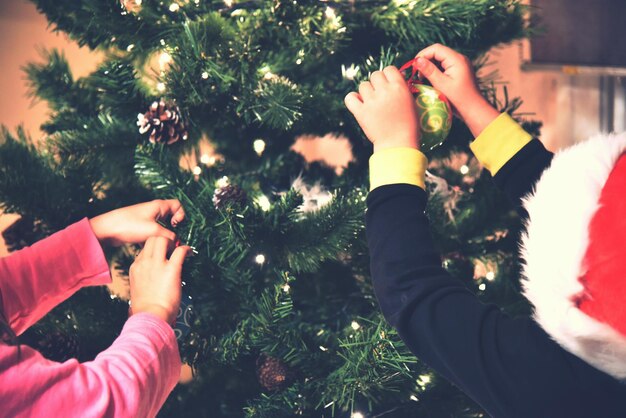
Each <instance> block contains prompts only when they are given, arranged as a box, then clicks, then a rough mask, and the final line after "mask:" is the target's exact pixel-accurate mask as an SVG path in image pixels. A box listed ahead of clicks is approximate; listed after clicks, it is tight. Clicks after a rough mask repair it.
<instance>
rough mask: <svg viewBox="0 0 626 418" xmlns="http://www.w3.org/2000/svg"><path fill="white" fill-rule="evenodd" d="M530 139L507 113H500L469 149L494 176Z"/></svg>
mask: <svg viewBox="0 0 626 418" xmlns="http://www.w3.org/2000/svg"><path fill="white" fill-rule="evenodd" d="M532 139H533V138H532V136H530V134H529V133H528V132H526V131H525V130H524V129H522V127H521V126H520V125H519V124H518V123H517V122H515V120H514V119H513V118H512V117H511V116H509V114H508V113H502V114H501V115H500V116H498V117H497V118H496V119H495V120H494V121H493V122H491V123H490V124H489V126H487V127H486V128H485V130H484V131H482V133H481V134H480V135H478V138H476V139H475V140H474V142H472V143H471V144H470V148H471V149H472V151H473V152H474V155H476V158H478V161H480V162H481V163H482V164H483V165H484V166H485V168H486V169H487V170H489V172H491V175H492V176H495V175H496V173H497V172H498V171H499V170H500V169H501V168H502V167H503V166H504V165H505V164H506V163H507V162H508V161H509V160H510V159H511V158H512V157H513V156H514V155H515V154H517V153H518V152H519V150H521V149H522V148H524V146H525V145H526V144H528V143H529V142H530V141H531V140H532Z"/></svg>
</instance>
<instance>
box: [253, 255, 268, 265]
mask: <svg viewBox="0 0 626 418" xmlns="http://www.w3.org/2000/svg"><path fill="white" fill-rule="evenodd" d="M254 262H255V263H257V264H263V263H265V256H264V255H263V254H257V256H256V257H254Z"/></svg>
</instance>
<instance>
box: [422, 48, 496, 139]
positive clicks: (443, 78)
mask: <svg viewBox="0 0 626 418" xmlns="http://www.w3.org/2000/svg"><path fill="white" fill-rule="evenodd" d="M417 58H418V59H417V68H418V70H419V72H420V74H422V75H423V76H424V77H426V78H427V79H428V81H430V83H431V84H432V85H433V87H434V88H436V89H437V90H439V91H440V92H442V93H443V94H444V95H445V96H446V97H447V98H448V100H450V102H451V103H452V105H453V106H454V107H455V108H456V110H457V111H458V113H459V115H460V116H461V118H462V119H463V121H464V122H465V123H466V124H467V126H468V127H469V128H470V130H471V131H472V134H474V136H478V135H479V134H480V133H481V132H482V131H483V129H485V128H486V127H487V125H489V123H491V121H493V120H494V119H495V118H497V117H498V115H499V112H498V111H497V110H496V109H494V108H493V107H492V106H491V105H490V104H489V102H487V100H485V98H484V97H483V96H482V95H481V94H480V90H479V89H478V86H477V85H476V79H475V78H474V71H473V70H472V63H471V62H470V60H469V59H468V58H467V57H466V56H464V55H461V54H459V53H458V52H456V51H454V50H453V49H450V48H448V47H446V46H443V45H441V44H434V45H431V46H429V47H428V48H425V49H423V50H422V51H420V52H419V53H418V54H417ZM432 61H435V62H437V63H439V64H440V65H441V67H442V68H443V72H441V71H440V70H439V68H437V66H436V65H435V64H433V62H432Z"/></svg>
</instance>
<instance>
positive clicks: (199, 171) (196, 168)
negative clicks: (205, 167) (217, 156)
mask: <svg viewBox="0 0 626 418" xmlns="http://www.w3.org/2000/svg"><path fill="white" fill-rule="evenodd" d="M191 172H192V173H193V174H195V175H196V176H199V175H200V174H202V168H201V167H200V166H199V165H197V166H195V167H194V168H193V170H191Z"/></svg>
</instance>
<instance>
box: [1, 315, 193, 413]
mask: <svg viewBox="0 0 626 418" xmlns="http://www.w3.org/2000/svg"><path fill="white" fill-rule="evenodd" d="M20 350H21V355H20V357H18V354H17V351H18V348H17V347H15V346H7V345H4V344H1V343H0V404H1V405H2V412H1V413H0V415H2V416H7V417H9V416H10V417H68V418H70V417H77V418H78V417H98V418H101V417H111V418H113V417H154V416H156V414H157V412H158V410H159V409H160V408H161V406H162V405H163V403H164V402H165V400H166V399H167V396H168V395H169V393H170V392H171V391H172V389H173V388H174V386H175V385H176V382H177V381H178V378H179V375H180V367H181V362H180V355H179V353H178V345H177V343H176V337H175V336H174V331H173V330H172V328H171V327H170V325H169V324H168V323H166V322H165V321H163V320H162V319H159V318H157V317H156V316H154V315H152V314H149V313H141V314H135V315H133V316H131V317H130V318H129V320H128V321H127V322H126V324H125V325H124V329H123V330H122V332H121V334H120V336H119V337H118V338H117V339H116V340H115V341H114V342H113V344H112V345H111V347H109V348H108V349H107V350H105V351H103V352H102V353H100V354H99V355H98V356H97V357H96V358H95V360H93V361H90V362H86V363H79V362H78V361H76V360H74V359H72V360H68V361H66V362H64V363H55V362H52V361H49V360H46V359H45V358H43V357H42V356H41V354H39V353H38V352H37V351H35V350H33V349H32V348H30V347H27V346H21V348H20Z"/></svg>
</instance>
